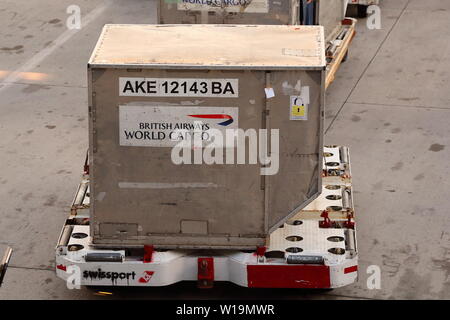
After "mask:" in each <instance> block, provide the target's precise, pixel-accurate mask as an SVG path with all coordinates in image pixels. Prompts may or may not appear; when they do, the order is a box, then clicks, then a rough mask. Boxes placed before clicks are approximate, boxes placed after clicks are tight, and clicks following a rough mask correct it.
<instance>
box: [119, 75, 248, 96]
mask: <svg viewBox="0 0 450 320" xmlns="http://www.w3.org/2000/svg"><path fill="white" fill-rule="evenodd" d="M119 95H120V96H125V97H208V98H237V97H239V80H238V79H176V78H170V79H167V78H119Z"/></svg>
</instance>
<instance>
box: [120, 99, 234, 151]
mask: <svg viewBox="0 0 450 320" xmlns="http://www.w3.org/2000/svg"><path fill="white" fill-rule="evenodd" d="M238 118H239V108H237V107H187V106H186V107H178V106H176V107H175V106H145V105H139V106H137V105H122V106H119V143H120V145H121V146H129V147H174V146H175V145H177V144H178V143H180V142H183V141H187V140H189V141H190V140H191V139H192V137H193V135H194V133H195V134H198V135H199V136H200V137H201V140H202V141H203V142H204V143H206V142H211V141H214V139H215V135H217V134H218V133H221V134H224V135H225V130H226V129H237V128H238Z"/></svg>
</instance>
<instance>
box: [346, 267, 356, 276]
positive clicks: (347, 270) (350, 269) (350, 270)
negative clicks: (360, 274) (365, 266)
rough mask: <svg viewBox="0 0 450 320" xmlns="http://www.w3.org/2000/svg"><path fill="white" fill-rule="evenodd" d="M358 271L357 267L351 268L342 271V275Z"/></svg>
mask: <svg viewBox="0 0 450 320" xmlns="http://www.w3.org/2000/svg"><path fill="white" fill-rule="evenodd" d="M356 271H358V266H352V267H348V268H345V269H344V273H345V274H347V273H352V272H356Z"/></svg>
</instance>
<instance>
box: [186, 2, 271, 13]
mask: <svg viewBox="0 0 450 320" xmlns="http://www.w3.org/2000/svg"><path fill="white" fill-rule="evenodd" d="M177 9H178V10H183V11H186V10H192V11H220V10H222V9H225V10H226V11H228V12H250V13H268V12H269V1H268V0H179V2H178V6H177Z"/></svg>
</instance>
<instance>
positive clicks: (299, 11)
mask: <svg viewBox="0 0 450 320" xmlns="http://www.w3.org/2000/svg"><path fill="white" fill-rule="evenodd" d="M303 2H305V1H304V0H288V1H278V0H239V1H230V0H202V1H192V0H177V1H170V0H159V10H158V20H159V23H161V24H257V25H266V24H268V25H301V24H305V23H307V22H306V21H311V22H312V24H315V25H322V26H323V27H324V29H325V40H326V41H329V40H331V39H332V37H333V36H334V35H336V33H338V30H339V29H340V28H341V21H342V20H344V18H345V11H346V6H347V4H346V2H345V1H344V0H315V1H314V2H313V3H312V4H311V6H312V7H314V9H312V10H310V11H308V10H304V9H305V8H306V7H304V5H303ZM307 15H312V17H310V19H306V17H307Z"/></svg>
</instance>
